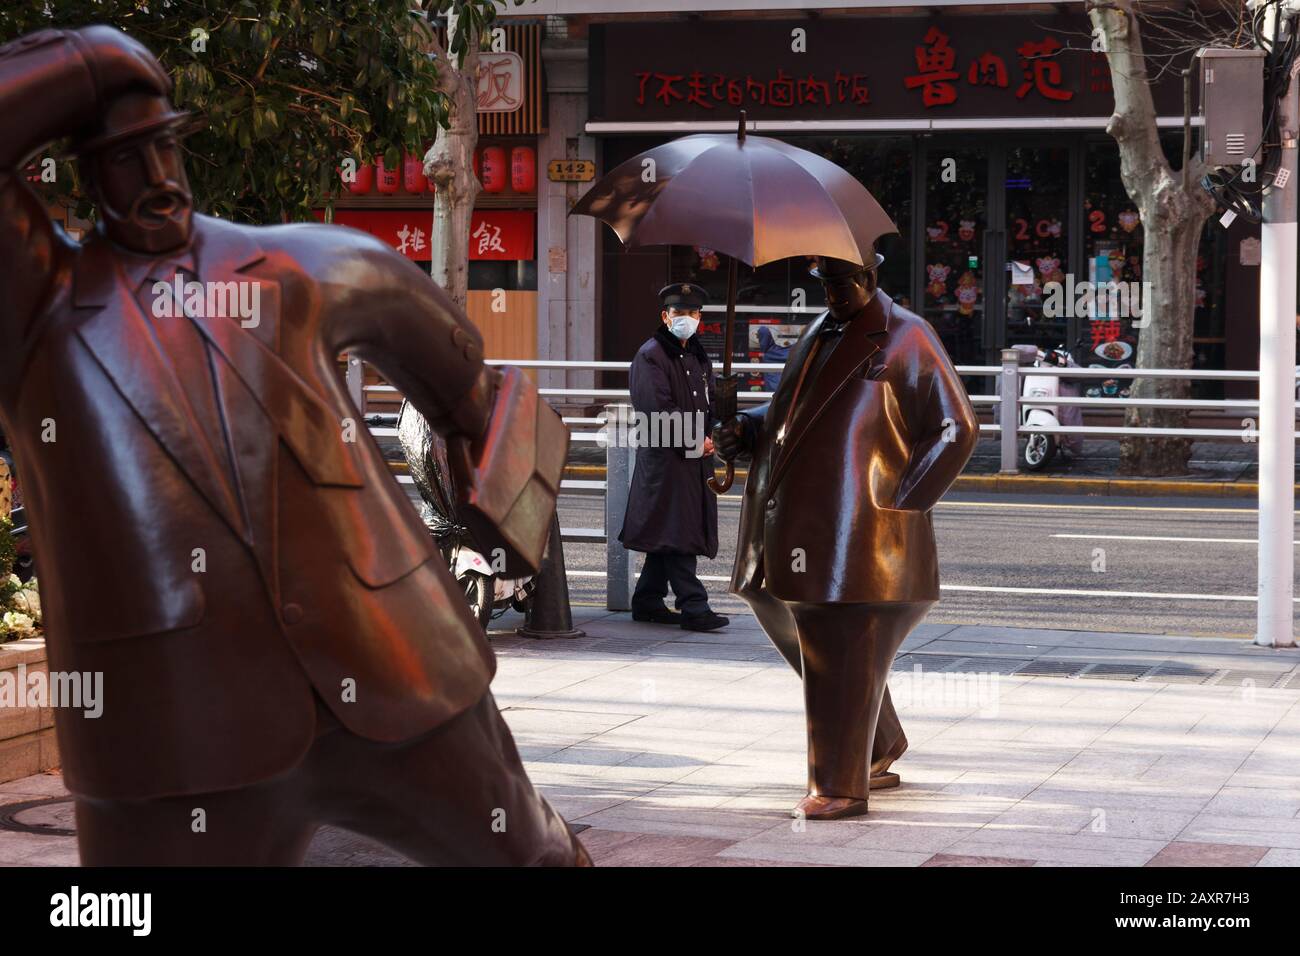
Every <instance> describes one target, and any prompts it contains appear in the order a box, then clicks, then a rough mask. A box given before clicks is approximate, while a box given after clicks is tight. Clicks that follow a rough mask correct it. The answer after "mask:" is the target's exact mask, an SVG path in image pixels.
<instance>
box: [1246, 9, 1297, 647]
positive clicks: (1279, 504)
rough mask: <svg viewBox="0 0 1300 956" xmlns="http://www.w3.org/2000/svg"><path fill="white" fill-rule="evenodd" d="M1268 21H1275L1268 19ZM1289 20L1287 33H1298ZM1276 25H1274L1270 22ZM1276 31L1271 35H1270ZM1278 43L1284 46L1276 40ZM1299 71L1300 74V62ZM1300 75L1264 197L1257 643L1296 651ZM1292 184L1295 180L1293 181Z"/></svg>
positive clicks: (1285, 106) (1287, 102) (1292, 84)
mask: <svg viewBox="0 0 1300 956" xmlns="http://www.w3.org/2000/svg"><path fill="white" fill-rule="evenodd" d="M1265 19H1266V21H1268V20H1271V18H1268V17H1266V18H1265ZM1294 25H1295V21H1294V19H1293V18H1292V17H1291V16H1289V15H1288V17H1287V19H1286V20H1285V21H1284V26H1283V28H1282V29H1283V30H1284V31H1290V30H1292V29H1294ZM1269 26H1272V24H1271V23H1270V24H1269ZM1270 32H1271V31H1270ZM1274 42H1275V43H1280V42H1281V37H1280V36H1279V37H1276V38H1275V40H1274ZM1295 66H1296V67H1300V60H1297V62H1296V64H1295ZM1297 103H1298V101H1297V98H1296V71H1295V68H1294V67H1293V68H1292V70H1291V75H1290V77H1289V81H1288V83H1287V89H1286V93H1285V94H1284V96H1283V97H1282V100H1281V101H1280V103H1279V104H1278V123H1277V128H1278V131H1279V133H1280V138H1281V146H1280V150H1279V156H1280V158H1279V161H1278V171H1277V175H1276V177H1275V178H1274V181H1273V184H1272V187H1271V188H1270V189H1269V191H1268V193H1267V195H1266V196H1265V198H1264V207H1263V213H1264V222H1263V224H1262V225H1261V226H1260V240H1261V244H1262V268H1261V269H1260V273H1259V293H1260V294H1259V568H1258V575H1259V577H1258V588H1259V591H1258V594H1259V604H1258V610H1257V614H1258V617H1257V619H1256V630H1255V643H1256V644H1263V645H1266V646H1273V647H1294V646H1295V628H1294V614H1295V611H1294V601H1293V598H1294V592H1295V581H1294V578H1293V574H1294V568H1295V546H1294V544H1293V541H1294V528H1295V345H1296V329H1295V315H1296V309H1295V306H1296V209H1297V203H1296V190H1297V189H1300V177H1297V175H1296V174H1297V172H1300V170H1297V167H1296V158H1297V150H1296V135H1297V129H1300V110H1298V109H1297ZM1288 179H1290V180H1292V181H1288Z"/></svg>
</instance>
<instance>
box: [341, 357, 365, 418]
mask: <svg viewBox="0 0 1300 956" xmlns="http://www.w3.org/2000/svg"><path fill="white" fill-rule="evenodd" d="M345 378H346V380H347V383H348V394H349V395H351V396H352V404H354V405H356V406H357V411H359V412H360V413H361V415H362V417H364V416H365V414H366V388H365V382H366V373H365V366H363V365H362V364H361V359H359V358H357V357H356V356H355V355H352V354H349V355H348V370H347V374H346V376H345Z"/></svg>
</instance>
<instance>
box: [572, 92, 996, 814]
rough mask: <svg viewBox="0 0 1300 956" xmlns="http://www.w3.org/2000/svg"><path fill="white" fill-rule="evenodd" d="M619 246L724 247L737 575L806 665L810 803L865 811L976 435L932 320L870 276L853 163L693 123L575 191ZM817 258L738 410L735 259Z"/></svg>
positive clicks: (883, 761)
mask: <svg viewBox="0 0 1300 956" xmlns="http://www.w3.org/2000/svg"><path fill="white" fill-rule="evenodd" d="M573 212H575V213H579V214H586V215H593V216H596V217H597V218H600V219H601V220H603V221H604V222H606V223H608V224H609V225H610V226H611V227H613V228H614V230H615V231H616V232H617V233H618V235H619V237H620V238H621V239H622V240H623V242H624V243H625V244H626V245H637V246H640V245H656V244H672V243H678V244H694V245H704V246H708V247H710V248H713V249H717V250H718V251H720V252H722V253H725V254H727V255H728V256H729V257H730V263H729V267H728V283H727V286H728V288H727V316H726V325H725V346H724V352H723V375H724V378H723V380H722V381H720V382H719V384H718V389H717V396H718V399H717V402H718V405H717V407H718V408H719V411H720V415H719V418H720V422H719V424H718V425H717V426H715V428H714V444H715V447H716V448H717V451H718V454H719V455H720V456H721V457H722V458H723V459H724V460H726V462H727V472H726V477H725V478H724V479H723V480H722V481H720V482H716V483H713V484H711V487H713V489H714V490H715V491H716V492H718V493H719V494H721V493H722V492H724V491H726V490H727V488H729V487H730V485H731V479H732V475H733V474H734V470H733V469H734V466H733V462H734V460H735V458H736V457H738V456H739V455H741V454H745V453H748V454H749V455H750V456H751V460H752V463H751V466H750V470H749V476H748V480H747V481H746V484H745V492H744V497H743V504H742V508H741V516H740V538H739V541H738V543H737V549H736V562H735V567H734V569H733V573H732V578H731V590H732V591H733V592H734V593H737V594H739V595H740V596H741V597H742V598H743V599H744V600H745V601H746V602H747V603H748V604H749V606H750V607H751V608H752V609H753V611H754V614H755V616H756V617H757V618H758V620H759V623H760V624H761V625H762V627H763V629H764V631H765V632H766V633H767V635H768V637H769V638H770V639H771V640H772V642H773V644H775V645H776V647H777V649H778V650H779V651H780V652H781V654H782V656H783V657H784V658H785V659H786V660H787V661H788V662H789V663H790V665H791V666H792V667H793V668H794V669H795V670H796V672H798V673H799V674H800V675H801V676H802V678H803V684H804V699H805V708H806V713H807V721H808V794H807V796H806V797H805V798H804V799H803V800H801V801H800V802H799V804H798V806H797V807H796V808H795V809H794V815H795V816H800V817H805V818H807V819H821V820H825V819H836V818H839V817H848V816H854V815H857V814H861V813H865V812H866V810H867V802H868V796H869V792H870V790H871V789H881V788H885V787H890V786H897V784H898V776H897V774H894V773H891V772H890V771H889V766H890V765H891V764H892V763H893V761H895V760H897V759H898V758H899V757H900V756H901V755H902V754H903V751H904V750H906V748H907V738H906V737H905V736H904V734H903V731H902V727H901V726H900V724H899V722H898V717H897V715H896V714H895V712H894V708H893V705H892V703H891V701H890V699H889V690H888V687H887V686H886V681H887V679H888V676H889V668H890V665H891V663H892V661H893V658H894V655H895V653H896V652H897V650H898V647H899V645H900V644H901V643H902V642H903V640H904V639H905V638H906V637H907V635H908V633H910V632H911V630H912V629H913V628H914V627H915V626H916V625H917V624H918V623H920V621H921V620H922V618H924V617H925V614H926V612H927V611H928V610H929V609H930V607H931V606H933V604H934V602H935V601H937V600H938V598H939V570H938V562H937V557H936V552H935V543H934V532H933V529H932V526H931V521H930V509H931V508H933V507H934V504H935V503H936V502H937V501H938V500H939V498H940V497H941V496H942V495H943V493H944V491H946V490H947V488H948V487H949V485H951V483H952V481H953V480H954V479H955V478H956V476H957V475H958V474H959V473H960V472H961V470H962V468H963V467H964V466H965V464H966V462H967V460H968V459H969V458H970V455H971V452H972V451H973V450H974V446H975V442H976V440H977V438H978V425H977V423H976V419H975V413H974V410H973V409H972V408H971V404H970V400H969V399H968V398H967V396H966V392H965V389H964V388H963V387H962V384H961V381H960V379H959V378H958V377H957V374H956V372H955V371H954V369H953V367H952V364H951V363H950V362H949V360H948V357H947V355H946V354H945V352H944V349H943V346H942V345H941V344H940V342H939V339H938V336H937V335H936V334H935V333H934V330H933V329H932V328H931V327H930V325H929V324H928V323H927V322H926V321H925V320H924V319H922V318H920V317H918V316H916V315H913V314H912V313H910V312H908V311H907V310H905V309H902V308H900V307H899V306H898V305H896V304H895V303H894V302H893V301H892V300H891V299H890V298H889V296H887V295H886V294H885V293H884V292H883V291H881V290H880V289H879V288H878V287H877V279H876V272H877V269H878V268H879V266H880V264H881V263H882V262H883V261H884V258H883V257H882V256H880V255H879V254H878V253H876V252H875V242H876V240H877V239H878V238H879V237H880V236H882V235H884V234H887V233H891V232H896V231H897V229H896V227H895V226H894V224H893V222H892V221H891V220H890V219H889V217H888V216H887V215H886V214H885V212H884V210H882V209H881V208H880V205H879V204H878V203H877V202H876V201H875V199H874V198H873V197H872V196H871V194H870V193H868V192H867V190H866V189H865V188H864V187H863V186H862V184H861V183H859V182H858V181H857V180H856V179H855V178H853V176H851V175H850V174H849V173H847V172H846V171H845V170H843V169H841V168H840V167H838V166H836V165H835V164H834V163H832V162H830V161H828V160H826V159H823V158H821V157H819V156H816V155H814V154H812V153H809V152H807V151H805V150H801V149H798V148H796V147H794V146H790V145H789V144H787V143H783V142H781V141H779V140H774V139H768V138H764V137H758V136H747V135H746V132H745V120H744V114H743V113H742V114H741V121H740V129H739V133H738V135H737V136H735V137H732V136H730V135H729V134H725V135H715V134H701V135H695V136H686V137H683V138H681V139H678V140H674V141H673V142H670V143H667V144H665V145H663V146H660V147H656V148H655V149H652V150H649V151H647V152H645V153H642V154H641V155H639V156H636V157H633V158H632V159H630V160H628V161H627V162H625V163H623V164H622V165H620V166H619V167H617V168H616V169H614V170H613V171H611V172H610V173H609V174H608V175H607V176H605V178H604V179H602V180H601V181H600V182H599V183H597V184H596V185H595V186H594V187H593V188H592V189H591V190H590V191H589V192H588V193H587V194H586V195H585V196H584V197H583V198H582V200H580V201H579V202H578V204H577V205H576V206H575V207H574V210H573ZM792 256H815V257H817V266H816V268H815V269H814V270H813V272H812V274H813V275H814V276H815V277H816V278H818V279H820V280H821V282H822V285H823V288H824V289H825V291H826V302H827V311H826V312H823V313H822V314H821V315H819V316H818V317H817V318H816V319H814V320H813V321H812V322H810V323H809V324H808V326H807V327H806V328H805V329H804V332H803V334H802V335H801V336H800V338H799V340H798V341H797V342H796V343H795V345H794V346H793V347H792V348H791V350H790V355H789V358H788V360H787V362H786V367H785V371H784V373H783V374H782V377H781V381H780V383H779V385H778V386H777V389H776V392H775V393H774V395H773V399H772V401H771V402H770V403H769V404H767V405H763V406H762V407H759V408H754V409H749V410H746V411H745V412H744V413H740V414H737V409H736V383H735V381H734V380H733V379H731V377H730V372H731V357H732V337H733V335H734V321H735V299H736V277H737V262H738V261H743V262H746V263H748V264H750V265H751V266H754V267H757V266H760V265H762V264H764V263H767V262H773V261H776V260H778V259H783V258H788V257H792Z"/></svg>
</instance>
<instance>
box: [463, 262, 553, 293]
mask: <svg viewBox="0 0 1300 956" xmlns="http://www.w3.org/2000/svg"><path fill="white" fill-rule="evenodd" d="M469 288H470V289H471V290H473V291H483V290H491V289H505V290H506V291H507V292H518V291H527V292H536V291H537V261H536V260H534V259H514V260H511V259H471V260H470V263H469Z"/></svg>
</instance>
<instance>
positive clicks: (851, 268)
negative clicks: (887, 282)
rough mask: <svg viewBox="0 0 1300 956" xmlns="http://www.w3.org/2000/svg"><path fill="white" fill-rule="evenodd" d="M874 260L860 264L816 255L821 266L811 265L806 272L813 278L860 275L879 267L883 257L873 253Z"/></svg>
mask: <svg viewBox="0 0 1300 956" xmlns="http://www.w3.org/2000/svg"><path fill="white" fill-rule="evenodd" d="M875 257H876V261H875V262H873V263H871V264H870V265H865V266H860V265H858V264H857V263H856V262H849V261H848V260H847V259H827V258H825V257H823V256H818V257H817V261H818V262H820V263H822V264H823V265H822V267H820V268H819V267H818V266H813V267H812V268H811V269H809V270H808V274H809V275H811V276H812V277H813V278H814V279H842V278H844V277H845V276H855V275H860V274H861V273H863V272H870V271H871V270H873V269H879V268H880V266H881V263H883V262H884V261H885V257H884V256H882V255H881V254H880V253H878V252H877V253H875Z"/></svg>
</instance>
